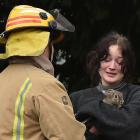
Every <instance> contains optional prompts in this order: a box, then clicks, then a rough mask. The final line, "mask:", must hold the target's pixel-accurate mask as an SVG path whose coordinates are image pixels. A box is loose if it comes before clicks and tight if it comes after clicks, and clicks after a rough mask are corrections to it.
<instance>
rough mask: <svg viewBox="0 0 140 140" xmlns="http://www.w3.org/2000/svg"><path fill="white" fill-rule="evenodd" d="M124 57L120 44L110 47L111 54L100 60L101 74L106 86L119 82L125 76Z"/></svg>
mask: <svg viewBox="0 0 140 140" xmlns="http://www.w3.org/2000/svg"><path fill="white" fill-rule="evenodd" d="M122 63H123V57H122V53H121V50H120V49H119V46H118V45H111V46H110V47H109V55H108V56H107V58H106V59H105V60H103V61H101V62H100V68H99V75H100V77H101V82H102V84H103V85H104V86H111V85H116V84H118V83H119V82H120V81H121V80H122V79H123V77H124V74H123V73H122V71H121V69H122V68H121V67H122Z"/></svg>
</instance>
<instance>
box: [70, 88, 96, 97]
mask: <svg viewBox="0 0 140 140" xmlns="http://www.w3.org/2000/svg"><path fill="white" fill-rule="evenodd" d="M97 91H98V90H97V88H96V87H92V88H86V89H81V90H78V91H74V92H72V93H71V94H70V96H71V97H77V96H78V97H80V96H87V95H88V96H89V95H90V94H93V93H95V92H97Z"/></svg>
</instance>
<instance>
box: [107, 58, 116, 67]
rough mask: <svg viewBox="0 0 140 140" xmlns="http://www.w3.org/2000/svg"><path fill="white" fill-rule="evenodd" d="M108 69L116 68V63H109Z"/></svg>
mask: <svg viewBox="0 0 140 140" xmlns="http://www.w3.org/2000/svg"><path fill="white" fill-rule="evenodd" d="M109 68H110V69H115V68H116V63H115V61H114V60H112V61H111V62H110V65H109Z"/></svg>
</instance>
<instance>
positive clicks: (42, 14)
mask: <svg viewBox="0 0 140 140" xmlns="http://www.w3.org/2000/svg"><path fill="white" fill-rule="evenodd" d="M33 27H35V28H44V29H46V30H47V31H50V30H61V31H69V32H73V31H74V30H75V27H74V26H73V25H72V24H71V23H70V22H69V21H68V20H67V19H66V18H65V17H64V16H62V15H61V14H60V12H59V10H58V9H54V10H51V11H50V12H47V11H45V10H43V9H40V8H36V7H33V6H29V5H19V6H15V7H14V8H13V9H12V10H11V12H10V14H9V17H8V19H7V23H6V28H5V31H4V32H3V33H1V34H0V43H4V44H5V43H6V36H7V35H8V33H10V32H12V31H15V30H19V29H25V28H33Z"/></svg>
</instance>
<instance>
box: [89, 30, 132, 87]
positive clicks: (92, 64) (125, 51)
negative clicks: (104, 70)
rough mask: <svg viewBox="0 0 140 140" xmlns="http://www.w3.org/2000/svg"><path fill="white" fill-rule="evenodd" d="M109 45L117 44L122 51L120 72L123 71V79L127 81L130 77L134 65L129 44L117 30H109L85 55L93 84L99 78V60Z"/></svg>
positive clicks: (105, 56)
mask: <svg viewBox="0 0 140 140" xmlns="http://www.w3.org/2000/svg"><path fill="white" fill-rule="evenodd" d="M111 45H118V46H119V47H120V49H121V51H122V56H123V64H122V72H123V73H124V80H125V81H129V80H130V78H131V75H132V73H133V71H134V66H135V59H134V53H133V51H132V49H131V44H130V42H129V40H128V39H127V38H126V37H125V36H123V35H121V34H119V33H117V32H110V33H109V34H107V35H106V36H104V37H103V38H102V39H101V40H99V42H98V43H97V45H96V49H95V50H91V51H90V52H89V54H88V55H87V72H88V74H89V75H90V79H91V82H92V84H93V85H95V84H98V82H99V80H100V76H99V73H98V70H99V68H100V62H101V61H102V60H105V59H106V58H107V56H108V53H109V47H110V46H111Z"/></svg>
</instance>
